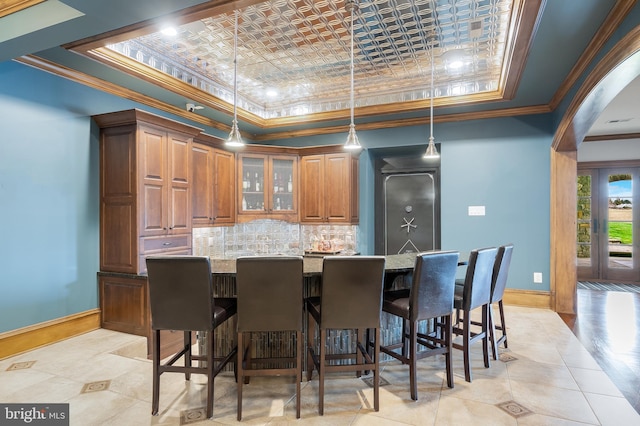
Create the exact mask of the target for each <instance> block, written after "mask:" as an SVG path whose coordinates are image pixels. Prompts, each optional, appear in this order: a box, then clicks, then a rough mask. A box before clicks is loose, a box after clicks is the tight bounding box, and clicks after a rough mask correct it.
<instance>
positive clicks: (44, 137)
mask: <svg viewBox="0 0 640 426" xmlns="http://www.w3.org/2000/svg"><path fill="white" fill-rule="evenodd" d="M639 15H640V6H636V7H635V8H634V10H633V12H632V13H631V15H630V16H629V18H628V19H627V20H626V21H625V25H623V29H622V30H618V31H617V32H616V33H615V34H614V36H613V37H612V39H611V40H610V42H609V43H608V45H607V48H606V49H604V50H605V51H606V50H609V49H610V48H611V46H612V43H614V42H615V41H617V40H619V39H620V38H621V37H622V36H623V35H624V34H625V33H627V32H628V31H630V30H631V29H632V28H634V27H635V26H636V25H637V22H638V16H639ZM582 80H583V79H581V80H580V81H579V82H578V84H576V86H575V87H574V88H573V89H572V92H571V93H570V96H568V97H567V99H565V100H564V101H563V103H562V105H561V106H560V107H559V108H558V109H557V110H556V111H555V112H554V114H553V116H552V115H538V116H532V117H515V118H504V119H488V120H478V121H468V122H457V123H444V124H439V125H436V126H435V136H436V141H437V142H438V143H440V150H441V152H442V185H441V189H442V247H443V248H445V249H458V250H463V251H466V250H469V249H472V248H474V247H482V246H492V245H497V244H501V243H506V242H513V243H514V244H515V246H516V248H515V251H514V257H513V261H512V262H513V263H512V267H511V271H510V277H509V283H508V285H509V287H512V288H520V289H536V290H549V281H548V279H549V253H550V250H549V157H550V144H551V140H552V136H553V129H554V128H555V126H556V125H557V123H558V121H559V119H560V117H561V116H562V114H563V113H564V110H565V109H566V107H567V105H568V103H569V100H570V98H571V97H572V95H573V93H574V92H575V90H576V88H577V87H578V86H579V84H580V83H581V81H582ZM130 108H142V109H145V110H148V111H150V112H153V113H156V114H160V115H167V114H165V113H162V112H160V111H157V110H154V109H151V108H148V107H146V106H144V105H140V104H137V103H134V102H131V101H128V100H126V99H122V98H118V97H116V96H112V95H108V94H105V93H102V92H100V91H97V90H94V89H91V88H88V87H85V86H82V85H80V84H76V83H72V82H69V81H67V80H64V79H61V78H59V77H55V76H53V75H50V74H48V73H45V72H42V71H39V70H35V69H32V68H29V67H27V66H24V65H21V64H18V63H15V62H11V61H10V62H4V63H0V291H1V294H2V297H0V332H3V331H8V330H14V329H17V328H20V327H24V326H28V325H32V324H37V323H40V322H43V321H47V320H51V319H56V318H60V317H64V316H67V315H71V314H74V313H78V312H83V311H86V310H89V309H94V308H97V307H98V289H97V281H96V272H97V271H98V267H99V259H98V256H99V246H98V223H99V211H98V205H99V200H98V196H99V189H98V178H99V176H98V172H99V171H98V164H99V163H98V129H97V128H96V127H95V125H94V124H93V123H92V121H91V119H90V116H91V115H94V114H100V113H104V112H110V111H118V110H124V109H130ZM170 117H171V116H170ZM171 118H174V119H176V117H171ZM427 130H428V129H427V126H426V125H425V126H413V127H407V128H403V129H387V130H378V131H368V132H365V131H358V134H359V136H360V139H361V141H362V143H363V144H364V145H365V147H366V148H370V149H371V148H379V147H385V146H397V145H399V146H414V145H426V141H427V134H428V132H427ZM205 131H207V132H208V133H211V134H215V135H219V136H224V135H220V132H219V131H217V130H214V129H205ZM344 138H345V135H330V136H317V137H313V138H305V139H299V140H288V141H281V142H282V144H285V142H286V144H295V145H324V144H337V143H343V142H344ZM276 143H280V141H278V142H276ZM373 173H374V170H373V165H372V161H371V158H370V155H369V152H367V151H365V152H364V153H363V154H362V157H361V168H360V182H361V186H360V193H361V205H360V208H361V214H360V218H361V221H360V227H361V243H362V248H363V252H365V253H371V252H373V245H374V243H373V242H374V238H373V236H374V224H373V223H374V222H373V210H374V209H373V207H374V206H373V199H374V198H373V191H374V188H373ZM470 205H483V206H485V208H486V216H484V217H469V216H468V215H467V207H468V206H470ZM533 272H542V273H543V277H544V282H543V283H542V284H541V285H540V284H533V282H532V275H533Z"/></svg>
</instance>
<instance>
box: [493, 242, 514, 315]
mask: <svg viewBox="0 0 640 426" xmlns="http://www.w3.org/2000/svg"><path fill="white" fill-rule="evenodd" d="M512 254H513V244H506V245H504V246H500V247H498V254H497V255H496V261H495V265H494V266H493V282H492V284H491V287H492V288H491V303H494V302H499V301H500V300H502V296H503V295H504V289H505V288H506V287H507V275H509V265H511V255H512Z"/></svg>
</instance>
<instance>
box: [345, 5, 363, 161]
mask: <svg viewBox="0 0 640 426" xmlns="http://www.w3.org/2000/svg"><path fill="white" fill-rule="evenodd" d="M344 8H345V10H346V11H348V12H351V125H350V126H349V135H347V141H346V142H345V143H344V149H348V150H352V151H356V150H359V149H362V146H361V145H360V141H359V140H358V135H356V125H355V124H354V122H353V107H354V97H353V14H354V12H355V11H356V10H357V9H358V5H357V4H356V3H355V0H346V2H345V6H344Z"/></svg>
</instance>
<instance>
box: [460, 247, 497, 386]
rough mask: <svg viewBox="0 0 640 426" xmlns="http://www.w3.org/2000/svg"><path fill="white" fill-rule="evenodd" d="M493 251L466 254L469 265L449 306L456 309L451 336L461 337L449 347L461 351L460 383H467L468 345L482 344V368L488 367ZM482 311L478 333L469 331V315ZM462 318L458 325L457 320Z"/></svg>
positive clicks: (494, 251) (468, 374) (491, 249)
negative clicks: (462, 379) (462, 373)
mask: <svg viewBox="0 0 640 426" xmlns="http://www.w3.org/2000/svg"><path fill="white" fill-rule="evenodd" d="M496 252H497V249H496V248H495V247H491V248H483V249H477V250H472V251H471V253H470V254H469V264H468V265H467V273H466V276H465V279H464V285H462V286H456V289H455V297H454V301H453V305H454V307H455V309H456V325H455V326H454V327H453V332H454V334H456V335H461V336H462V344H459V343H456V342H454V343H453V347H454V348H456V349H462V352H463V358H464V379H465V380H466V381H467V382H471V365H470V358H471V349H470V347H471V345H472V344H473V343H475V342H477V341H478V340H481V341H482V351H483V356H484V366H485V367H486V368H489V367H490V365H491V364H490V362H489V337H490V332H489V305H490V303H491V279H492V275H493V265H494V262H495V258H496ZM477 308H482V317H481V320H480V321H479V324H480V330H479V331H472V330H471V326H472V323H471V312H472V311H473V310H475V309H477ZM461 315H462V325H460V318H461Z"/></svg>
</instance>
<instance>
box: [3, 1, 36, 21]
mask: <svg viewBox="0 0 640 426" xmlns="http://www.w3.org/2000/svg"><path fill="white" fill-rule="evenodd" d="M44 1H45V0H0V18H3V17H5V16H7V15H11V14H12V13H16V12H19V11H21V10H23V9H26V8H28V7H31V6H35V5H36V4H39V3H42V2H44Z"/></svg>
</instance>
